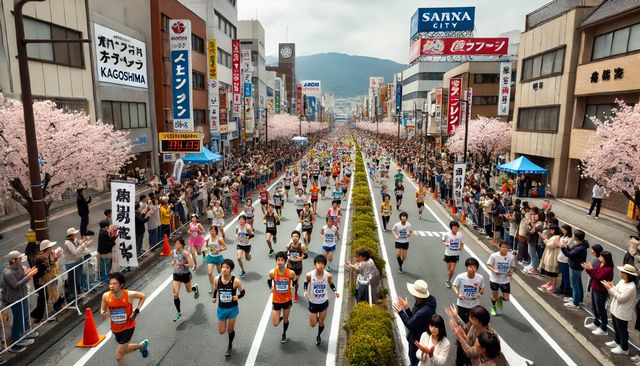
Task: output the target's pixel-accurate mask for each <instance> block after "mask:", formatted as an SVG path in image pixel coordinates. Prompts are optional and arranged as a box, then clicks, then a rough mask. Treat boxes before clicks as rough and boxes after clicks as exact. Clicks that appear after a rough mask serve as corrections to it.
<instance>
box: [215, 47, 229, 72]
mask: <svg viewBox="0 0 640 366" xmlns="http://www.w3.org/2000/svg"><path fill="white" fill-rule="evenodd" d="M218 64H220V65H222V66H225V67H228V68H231V54H230V53H229V52H226V51H225V50H223V49H222V48H220V47H218Z"/></svg>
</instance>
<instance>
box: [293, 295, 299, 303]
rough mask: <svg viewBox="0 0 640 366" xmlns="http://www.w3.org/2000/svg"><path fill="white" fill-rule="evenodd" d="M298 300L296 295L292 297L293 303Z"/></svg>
mask: <svg viewBox="0 0 640 366" xmlns="http://www.w3.org/2000/svg"><path fill="white" fill-rule="evenodd" d="M298 300H300V297H299V296H298V294H295V295H294V296H293V302H298Z"/></svg>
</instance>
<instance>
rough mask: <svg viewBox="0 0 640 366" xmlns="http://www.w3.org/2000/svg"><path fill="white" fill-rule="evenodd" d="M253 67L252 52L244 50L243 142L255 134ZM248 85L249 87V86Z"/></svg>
mask: <svg viewBox="0 0 640 366" xmlns="http://www.w3.org/2000/svg"><path fill="white" fill-rule="evenodd" d="M253 70H254V68H253V65H252V64H251V50H242V71H243V72H244V75H243V80H244V109H245V111H244V113H243V114H244V116H243V118H244V125H242V142H243V143H244V142H245V139H246V134H247V133H251V134H253V130H254V123H253V119H254V117H253V113H254V110H253ZM247 85H248V86H247Z"/></svg>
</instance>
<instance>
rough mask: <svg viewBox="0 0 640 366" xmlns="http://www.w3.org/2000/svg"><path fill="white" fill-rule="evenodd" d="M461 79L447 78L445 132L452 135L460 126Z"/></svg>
mask: <svg viewBox="0 0 640 366" xmlns="http://www.w3.org/2000/svg"><path fill="white" fill-rule="evenodd" d="M461 87H462V79H461V78H451V79H450V80H449V108H448V111H447V134H449V135H453V133H454V132H456V128H458V126H460V112H461V111H462V108H460V104H462V103H460V98H462V90H461Z"/></svg>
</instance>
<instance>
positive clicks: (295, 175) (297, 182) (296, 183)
mask: <svg viewBox="0 0 640 366" xmlns="http://www.w3.org/2000/svg"><path fill="white" fill-rule="evenodd" d="M292 180H293V189H294V191H296V192H297V191H298V186H299V185H300V177H299V176H298V171H297V170H296V171H294V172H293V178H292Z"/></svg>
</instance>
